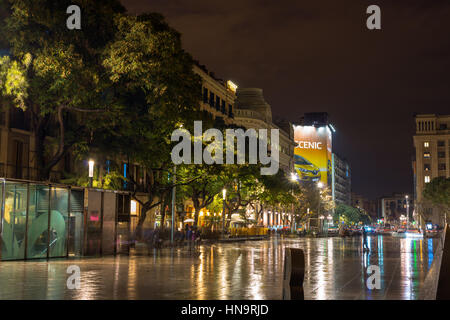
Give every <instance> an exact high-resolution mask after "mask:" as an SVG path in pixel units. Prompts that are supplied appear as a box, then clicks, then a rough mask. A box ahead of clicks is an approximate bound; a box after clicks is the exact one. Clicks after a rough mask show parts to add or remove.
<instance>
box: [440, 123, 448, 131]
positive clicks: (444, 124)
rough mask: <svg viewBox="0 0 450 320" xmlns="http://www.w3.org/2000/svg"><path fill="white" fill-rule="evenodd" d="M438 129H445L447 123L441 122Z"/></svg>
mask: <svg viewBox="0 0 450 320" xmlns="http://www.w3.org/2000/svg"><path fill="white" fill-rule="evenodd" d="M439 129H440V130H447V124H446V123H441V124H440V126H439Z"/></svg>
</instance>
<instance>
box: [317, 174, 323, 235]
mask: <svg viewBox="0 0 450 320" xmlns="http://www.w3.org/2000/svg"><path fill="white" fill-rule="evenodd" d="M317 187H318V188H319V202H318V205H317V222H319V221H321V220H319V216H320V202H321V201H322V195H321V194H320V190H321V189H322V188H323V183H322V181H319V182H318V183H317ZM320 224H321V223H320ZM318 229H319V230H318V231H320V227H318Z"/></svg>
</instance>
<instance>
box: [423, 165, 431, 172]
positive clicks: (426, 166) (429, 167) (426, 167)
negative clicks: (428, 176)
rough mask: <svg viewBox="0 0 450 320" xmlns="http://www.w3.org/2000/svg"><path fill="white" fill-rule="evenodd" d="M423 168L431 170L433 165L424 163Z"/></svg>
mask: <svg viewBox="0 0 450 320" xmlns="http://www.w3.org/2000/svg"><path fill="white" fill-rule="evenodd" d="M423 170H425V171H430V170H431V166H430V165H429V164H424V165H423Z"/></svg>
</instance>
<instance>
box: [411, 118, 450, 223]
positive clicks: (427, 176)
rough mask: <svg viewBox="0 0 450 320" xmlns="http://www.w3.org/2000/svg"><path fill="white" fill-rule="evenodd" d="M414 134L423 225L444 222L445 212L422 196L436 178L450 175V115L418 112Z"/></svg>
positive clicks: (417, 203)
mask: <svg viewBox="0 0 450 320" xmlns="http://www.w3.org/2000/svg"><path fill="white" fill-rule="evenodd" d="M415 122H416V134H415V135H414V137H413V141H414V148H415V160H414V161H413V165H414V166H415V167H414V168H413V171H414V176H415V179H414V180H415V181H414V183H415V202H416V208H417V216H418V219H419V220H420V223H421V225H422V226H423V224H424V223H425V222H428V221H429V222H433V223H436V224H440V225H443V224H444V216H443V214H442V212H440V210H439V209H438V208H436V207H434V206H433V205H432V204H431V203H429V202H428V201H426V200H425V199H424V198H423V195H422V194H423V190H424V188H425V185H426V184H427V183H430V182H431V180H433V179H434V178H437V177H446V178H449V177H450V115H436V114H419V115H416V116H415Z"/></svg>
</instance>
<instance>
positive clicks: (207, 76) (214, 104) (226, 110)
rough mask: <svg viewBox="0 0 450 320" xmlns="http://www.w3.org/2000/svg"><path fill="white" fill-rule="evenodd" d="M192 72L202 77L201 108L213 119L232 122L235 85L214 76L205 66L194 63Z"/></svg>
mask: <svg viewBox="0 0 450 320" xmlns="http://www.w3.org/2000/svg"><path fill="white" fill-rule="evenodd" d="M194 72H195V73H196V74H198V75H199V76H200V77H201V79H202V101H201V102H200V108H201V110H205V111H207V112H208V113H209V114H211V115H212V117H213V118H214V119H217V118H222V119H223V120H224V122H225V124H228V125H229V124H232V123H233V122H234V108H235V107H234V105H235V101H236V90H237V86H236V85H235V84H234V83H233V82H232V81H230V80H228V81H226V82H225V81H224V80H221V79H218V78H216V77H215V76H214V74H213V73H212V72H210V71H208V70H207V69H206V67H205V66H201V65H198V64H196V65H194Z"/></svg>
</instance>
